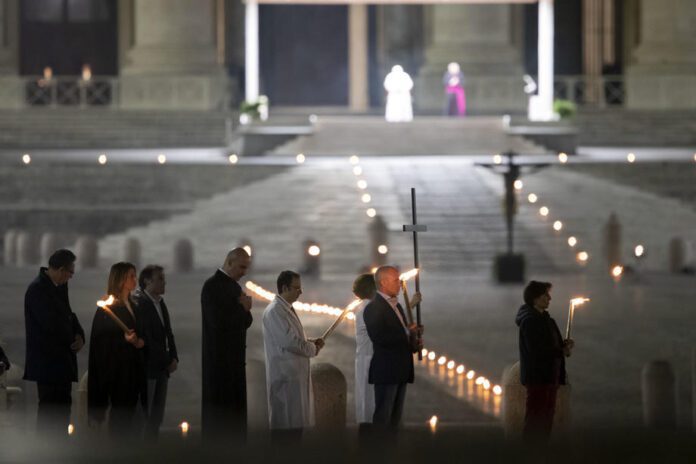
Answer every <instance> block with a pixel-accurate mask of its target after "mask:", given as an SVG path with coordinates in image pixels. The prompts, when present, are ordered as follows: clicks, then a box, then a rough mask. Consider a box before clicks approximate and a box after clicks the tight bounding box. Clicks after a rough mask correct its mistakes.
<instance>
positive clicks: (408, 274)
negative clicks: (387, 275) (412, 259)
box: [399, 268, 418, 281]
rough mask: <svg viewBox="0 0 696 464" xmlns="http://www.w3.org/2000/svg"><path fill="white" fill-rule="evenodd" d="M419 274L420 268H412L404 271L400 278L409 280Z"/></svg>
mask: <svg viewBox="0 0 696 464" xmlns="http://www.w3.org/2000/svg"><path fill="white" fill-rule="evenodd" d="M416 275H418V268H414V269H411V270H410V271H407V272H404V273H403V274H401V275H400V276H399V280H402V281H407V280H410V279H412V278H414V277H415V276H416Z"/></svg>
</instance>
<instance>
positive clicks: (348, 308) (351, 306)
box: [321, 300, 360, 341]
mask: <svg viewBox="0 0 696 464" xmlns="http://www.w3.org/2000/svg"><path fill="white" fill-rule="evenodd" d="M359 304H360V300H353V301H351V303H350V304H349V305H348V306H346V309H344V310H343V312H342V313H341V314H340V315H339V316H338V317H337V318H336V320H335V321H334V322H333V324H331V327H329V328H328V329H326V332H324V335H322V336H321V338H322V339H323V340H324V341H326V339H327V338H329V335H331V333H332V332H333V331H334V330H336V327H338V324H340V323H341V321H342V320H343V319H344V318H345V317H346V316H348V313H349V312H351V311H353V310H354V309H355V308H356V307H357V306H358V305H359Z"/></svg>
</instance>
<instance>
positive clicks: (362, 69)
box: [348, 4, 370, 111]
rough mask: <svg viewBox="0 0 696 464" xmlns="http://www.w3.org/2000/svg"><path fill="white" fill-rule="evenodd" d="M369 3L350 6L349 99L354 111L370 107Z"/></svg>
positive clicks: (365, 109)
mask: <svg viewBox="0 0 696 464" xmlns="http://www.w3.org/2000/svg"><path fill="white" fill-rule="evenodd" d="M367 50H368V29H367V5H365V4H352V5H349V6H348V70H349V74H348V100H349V104H350V109H351V110H353V111H367V110H368V109H369V107H370V94H369V88H368V57H367Z"/></svg>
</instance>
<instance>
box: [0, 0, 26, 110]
mask: <svg viewBox="0 0 696 464" xmlns="http://www.w3.org/2000/svg"><path fill="white" fill-rule="evenodd" d="M18 24H19V2H18V0H0V108H18V107H21V106H22V102H23V90H24V89H23V86H22V81H21V80H20V78H19V76H18V74H19V30H18Z"/></svg>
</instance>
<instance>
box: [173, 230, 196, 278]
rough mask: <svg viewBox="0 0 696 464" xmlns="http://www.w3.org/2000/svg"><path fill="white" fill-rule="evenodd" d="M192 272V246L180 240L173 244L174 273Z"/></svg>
mask: <svg viewBox="0 0 696 464" xmlns="http://www.w3.org/2000/svg"><path fill="white" fill-rule="evenodd" d="M192 270H193V244H192V243H191V240H189V239H187V238H182V239H180V240H177V241H176V243H175V244H174V271H175V272H191V271H192Z"/></svg>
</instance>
